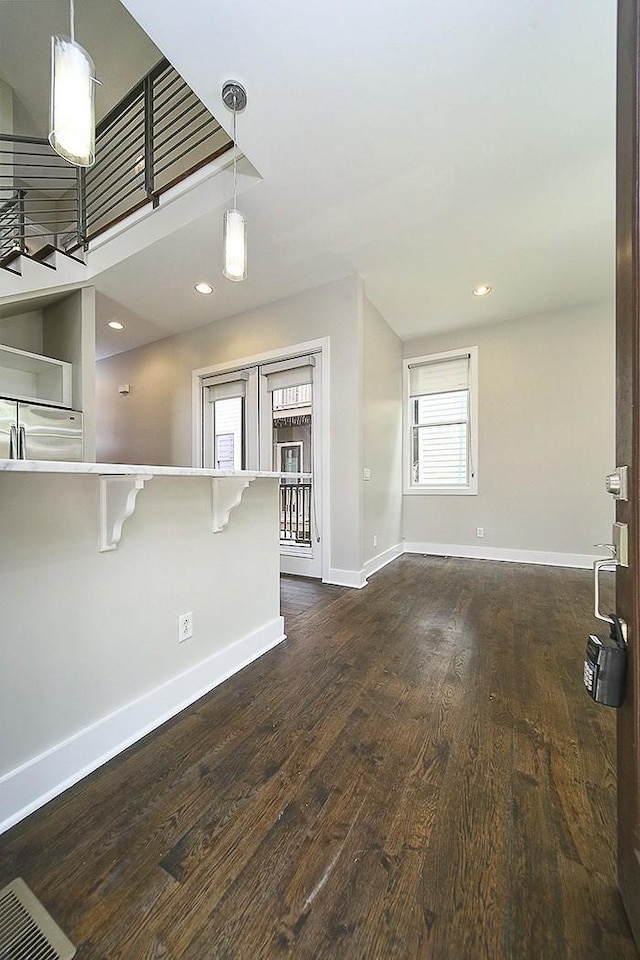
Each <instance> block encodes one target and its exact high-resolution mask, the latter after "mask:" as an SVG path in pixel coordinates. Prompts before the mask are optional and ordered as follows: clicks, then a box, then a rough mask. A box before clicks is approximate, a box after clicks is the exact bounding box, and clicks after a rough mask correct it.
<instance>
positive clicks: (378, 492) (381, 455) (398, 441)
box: [362, 296, 402, 568]
mask: <svg viewBox="0 0 640 960" xmlns="http://www.w3.org/2000/svg"><path fill="white" fill-rule="evenodd" d="M362 468H363V469H365V468H366V469H369V470H370V471H371V479H370V480H366V481H365V480H363V481H362V491H363V498H362V510H363V522H362V560H363V563H364V565H365V568H366V566H367V564H368V563H370V562H371V561H372V560H374V559H375V558H376V557H380V556H381V555H382V554H384V553H385V552H386V551H388V550H390V549H391V548H393V547H397V546H398V545H399V544H400V542H401V538H402V530H401V527H402V523H401V521H402V342H401V340H400V339H399V338H398V337H397V336H396V334H395V333H394V332H393V330H392V329H391V327H390V326H389V324H388V323H387V322H386V320H385V319H384V317H383V316H382V315H381V314H380V313H379V312H378V311H377V310H376V308H375V307H374V306H373V304H372V303H371V301H370V300H368V299H367V298H366V297H364V296H363V301H362ZM374 536H375V537H377V544H376V545H375V546H374Z"/></svg>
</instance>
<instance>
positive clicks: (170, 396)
mask: <svg viewBox="0 0 640 960" xmlns="http://www.w3.org/2000/svg"><path fill="white" fill-rule="evenodd" d="M320 337H329V338H330V350H331V383H330V390H331V418H330V436H331V486H332V517H331V542H332V555H331V566H332V567H334V568H339V569H344V570H352V571H357V570H360V568H361V566H362V564H361V556H360V553H361V551H360V536H361V534H360V498H361V481H360V467H359V462H360V440H359V437H360V423H361V411H360V404H361V395H360V387H359V368H360V354H359V350H360V344H359V334H358V281H357V279H356V278H355V277H350V278H347V279H345V280H340V281H337V282H335V283H331V284H327V285H325V286H322V287H318V288H317V289H314V290H309V291H306V292H305V293H302V294H298V295H296V296H292V297H288V298H287V299H285V300H279V301H277V302H276V303H272V304H268V305H266V306H263V307H259V308H258V309H255V310H250V311H248V312H246V313H242V314H238V315H237V316H234V317H230V318H228V319H226V320H220V321H217V322H216V323H212V324H209V325H208V326H205V327H200V328H199V329H197V330H192V331H190V332H188V333H184V334H179V335H177V336H174V337H170V338H168V339H166V340H161V341H157V342H155V343H152V344H149V345H148V346H144V347H140V348H138V349H136V350H131V351H128V352H127V353H122V354H118V355H116V356H113V357H110V358H108V359H106V360H102V361H100V362H99V363H98V364H97V425H98V460H99V461H106V462H114V463H126V462H128V463H149V464H181V465H190V464H191V372H192V371H193V370H195V369H198V368H200V367H206V366H208V365H213V364H219V363H233V362H234V361H235V360H238V359H240V358H244V357H251V356H253V355H257V354H261V353H265V352H267V351H269V350H275V349H278V348H281V347H287V346H289V345H295V344H297V343H302V342H304V341H307V340H313V339H318V338H320ZM121 383H130V384H131V393H130V394H129V395H128V396H120V395H119V394H118V385H119V384H121Z"/></svg>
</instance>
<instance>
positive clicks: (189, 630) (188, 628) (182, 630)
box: [178, 611, 193, 643]
mask: <svg viewBox="0 0 640 960" xmlns="http://www.w3.org/2000/svg"><path fill="white" fill-rule="evenodd" d="M192 636H193V611H190V612H189V613H183V614H182V616H180V617H178V643H182V641H183V640H189V639H190V638H191V637H192Z"/></svg>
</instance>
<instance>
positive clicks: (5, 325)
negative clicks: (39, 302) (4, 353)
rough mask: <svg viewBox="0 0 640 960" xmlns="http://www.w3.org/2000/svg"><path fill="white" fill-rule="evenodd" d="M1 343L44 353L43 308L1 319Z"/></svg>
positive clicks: (17, 348)
mask: <svg viewBox="0 0 640 960" xmlns="http://www.w3.org/2000/svg"><path fill="white" fill-rule="evenodd" d="M0 343H2V344H3V345H4V346H5V347H15V349H16V350H27V351H28V352H29V353H42V352H43V350H42V310H32V311H30V312H29V313H21V314H20V315H19V316H15V317H5V318H4V319H2V320H0Z"/></svg>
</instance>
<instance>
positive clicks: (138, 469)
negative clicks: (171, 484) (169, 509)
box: [0, 459, 311, 480]
mask: <svg viewBox="0 0 640 960" xmlns="http://www.w3.org/2000/svg"><path fill="white" fill-rule="evenodd" d="M0 471H6V472H8V473H85V474H96V475H98V476H103V477H104V476H128V475H130V474H136V475H137V476H145V477H212V478H214V479H216V478H217V479H223V478H224V477H256V478H268V479H280V477H285V476H286V477H287V479H289V480H291V479H293V478H295V479H296V480H309V479H311V474H308V473H295V474H292V473H287V474H283V473H274V472H272V471H268V470H208V469H205V468H203V467H154V466H150V465H149V464H132V463H78V462H76V463H67V462H66V461H61V460H1V459H0Z"/></svg>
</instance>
